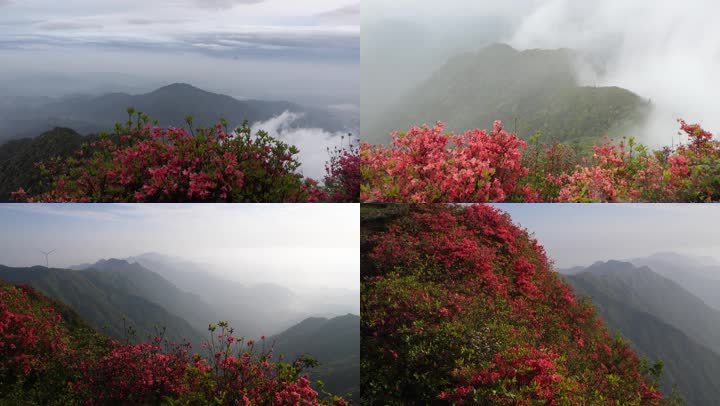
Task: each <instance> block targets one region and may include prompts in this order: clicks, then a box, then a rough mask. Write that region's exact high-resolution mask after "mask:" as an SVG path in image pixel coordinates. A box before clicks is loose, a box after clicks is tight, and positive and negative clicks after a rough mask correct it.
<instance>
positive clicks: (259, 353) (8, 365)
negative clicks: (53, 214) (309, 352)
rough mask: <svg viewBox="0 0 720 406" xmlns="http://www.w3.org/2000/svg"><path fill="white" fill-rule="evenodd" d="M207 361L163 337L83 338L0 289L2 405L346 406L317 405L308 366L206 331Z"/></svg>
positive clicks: (34, 303) (48, 307)
mask: <svg viewBox="0 0 720 406" xmlns="http://www.w3.org/2000/svg"><path fill="white" fill-rule="evenodd" d="M209 330H210V332H211V336H210V340H209V341H208V343H207V345H206V346H205V347H206V349H207V350H208V356H207V357H206V358H203V357H201V356H200V355H197V354H196V355H192V356H191V355H190V346H189V344H179V345H178V344H173V343H170V342H168V341H167V340H164V339H163V338H162V335H158V336H156V337H154V338H152V339H151V340H150V341H148V342H143V343H130V341H129V340H127V341H125V342H119V341H116V340H106V339H102V338H101V337H99V336H97V335H96V334H94V335H93V337H94V340H87V339H82V337H81V336H80V335H78V334H77V333H75V332H73V331H72V330H71V329H70V328H69V324H68V322H67V321H66V320H65V319H64V318H63V316H62V315H61V314H59V313H58V312H57V311H56V310H55V307H54V305H53V303H52V302H50V301H49V300H47V299H46V298H45V297H43V296H42V295H40V294H38V293H36V292H35V291H34V290H32V289H31V288H26V287H15V286H12V285H6V284H2V285H0V352H1V353H2V355H3V356H2V357H0V377H1V378H2V379H0V403H5V402H7V403H10V404H20V403H22V404H25V403H30V404H36V403H37V404H86V405H93V404H159V403H167V404H178V405H188V404H193V405H230V404H245V405H251V404H262V405H288V406H289V405H323V404H334V405H344V404H345V401H344V400H343V399H341V398H337V397H329V398H328V399H321V398H320V397H319V395H318V393H317V392H316V391H315V390H314V389H313V388H312V387H311V386H310V381H309V379H308V378H307V376H306V375H305V374H304V373H303V370H304V369H306V368H308V367H312V366H314V365H316V364H315V362H314V361H312V360H311V359H307V358H304V357H303V358H300V359H298V360H296V361H294V362H292V363H287V362H282V361H280V362H275V361H273V360H272V358H271V355H272V348H267V347H266V346H265V343H264V338H263V340H262V342H261V343H260V344H256V343H255V342H253V341H244V340H243V339H242V338H239V337H237V336H235V335H233V330H232V328H230V326H229V325H228V324H227V323H225V322H220V323H219V324H218V325H217V326H214V325H211V326H210V327H209Z"/></svg>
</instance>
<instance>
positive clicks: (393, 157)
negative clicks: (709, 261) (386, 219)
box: [360, 120, 720, 203]
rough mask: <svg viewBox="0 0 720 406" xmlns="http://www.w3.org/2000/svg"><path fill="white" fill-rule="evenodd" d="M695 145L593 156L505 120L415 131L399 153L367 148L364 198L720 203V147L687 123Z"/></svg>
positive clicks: (399, 143)
mask: <svg viewBox="0 0 720 406" xmlns="http://www.w3.org/2000/svg"><path fill="white" fill-rule="evenodd" d="M679 122H680V129H681V131H683V132H684V133H685V134H686V135H687V137H688V139H689V143H688V144H687V145H680V146H678V147H676V148H672V149H671V148H665V149H662V150H659V151H649V150H648V148H646V147H645V146H643V145H640V144H637V143H636V142H635V141H634V140H633V139H630V140H629V141H628V142H625V141H622V142H617V143H613V142H605V143H603V144H600V145H596V146H594V147H592V154H591V155H589V156H588V155H584V154H582V153H579V152H578V151H577V150H576V149H574V148H572V147H570V146H567V145H563V144H553V145H550V146H545V145H541V144H539V143H536V141H537V140H536V139H533V140H531V145H530V146H528V145H527V144H526V143H525V142H524V141H522V140H520V139H519V138H517V137H516V136H515V135H513V134H510V133H507V132H505V131H504V130H503V129H502V126H501V124H500V123H499V122H496V123H495V125H494V126H493V130H492V131H491V132H490V133H488V132H486V131H484V130H472V131H468V132H466V133H465V134H460V135H455V134H452V133H445V132H444V126H443V124H442V123H438V124H437V125H436V126H435V127H432V128H430V127H427V126H425V127H420V128H418V127H414V128H411V129H410V130H409V131H408V132H407V133H395V134H392V138H393V140H392V143H391V144H390V145H389V146H370V145H362V147H361V152H360V155H361V172H362V176H363V179H362V185H361V200H362V201H368V202H373V201H381V202H424V203H431V202H490V201H492V202H500V201H525V202H537V201H548V202H629V201H648V202H706V201H720V180H718V179H720V142H719V141H717V140H715V139H714V137H713V134H712V133H710V132H708V131H706V130H704V129H703V128H702V127H701V126H700V125H698V124H688V123H686V122H685V121H683V120H679Z"/></svg>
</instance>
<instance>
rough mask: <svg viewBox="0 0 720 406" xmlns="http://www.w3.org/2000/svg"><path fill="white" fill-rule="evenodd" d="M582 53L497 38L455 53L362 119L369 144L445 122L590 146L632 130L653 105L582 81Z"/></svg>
mask: <svg viewBox="0 0 720 406" xmlns="http://www.w3.org/2000/svg"><path fill="white" fill-rule="evenodd" d="M577 58H578V55H577V54H576V53H575V52H573V51H571V50H568V49H557V50H540V49H532V50H525V51H518V50H515V49H513V48H512V47H510V46H508V45H504V44H492V45H489V46H487V47H485V48H482V49H480V50H479V51H476V52H467V53H462V54H459V55H456V56H454V57H451V58H450V59H448V60H447V62H446V63H445V64H444V65H442V66H441V67H440V68H439V69H437V70H435V71H434V73H432V75H431V76H430V78H429V79H427V80H425V81H423V82H421V83H420V84H419V85H417V86H415V87H414V88H413V90H410V91H409V92H407V93H406V94H404V96H402V97H400V98H399V100H398V101H397V102H396V103H394V104H393V105H392V106H391V107H388V108H387V109H385V111H384V112H383V113H381V114H377V116H376V117H369V118H367V119H365V118H364V119H363V122H362V134H363V138H364V140H365V141H367V142H370V143H387V142H388V141H389V139H390V138H389V134H390V133H391V132H392V131H394V130H401V131H404V130H407V128H408V127H410V126H418V125H422V124H434V123H435V122H436V121H443V122H445V123H446V124H447V126H448V129H451V130H454V131H465V130H469V129H473V128H491V127H492V123H493V121H495V120H502V121H503V122H504V124H505V127H506V129H508V130H511V131H513V132H516V133H518V135H520V136H521V137H522V138H528V137H530V136H532V135H534V134H535V133H536V132H540V133H541V134H542V136H543V138H542V140H543V141H545V142H549V141H557V142H571V143H577V144H580V145H587V144H588V143H590V142H593V141H597V139H598V138H601V137H603V136H605V135H610V136H613V135H619V134H622V135H626V134H624V131H627V130H629V129H631V128H633V127H634V126H636V125H639V124H641V123H642V122H643V121H644V119H645V117H646V114H647V113H648V112H649V107H650V104H649V102H648V101H646V100H644V99H642V98H641V97H640V96H638V95H636V94H634V93H632V92H630V91H628V90H625V89H622V88H618V87H590V86H581V85H578V77H577V74H576V69H575V63H576V60H577Z"/></svg>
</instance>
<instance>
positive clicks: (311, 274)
mask: <svg viewBox="0 0 720 406" xmlns="http://www.w3.org/2000/svg"><path fill="white" fill-rule="evenodd" d="M358 212H359V209H358V206H357V205H356V204H311V205H310V204H235V205H233V204H228V205H224V204H214V205H196V204H175V205H173V204H168V205H159V204H128V205H124V204H20V205H18V204H4V205H0V224H2V225H3V227H2V228H0V264H3V265H7V266H22V267H24V266H33V265H45V256H44V255H43V254H42V253H41V251H46V252H47V251H51V250H56V251H55V252H54V253H53V254H51V255H50V257H49V258H50V266H51V267H59V268H60V267H69V266H72V265H78V264H82V263H94V262H96V261H97V260H99V259H106V258H126V257H131V256H135V255H139V254H143V253H148V252H156V253H160V254H164V255H169V256H174V257H178V258H182V259H185V260H188V261H192V262H195V263H199V264H202V265H205V264H207V265H209V266H210V268H209V269H208V271H211V272H218V273H220V276H221V277H224V278H225V279H229V280H236V281H240V282H243V283H276V284H280V285H283V286H285V287H288V288H291V289H296V290H297V289H301V288H303V287H328V288H341V289H352V290H359V285H360V282H359V281H360V253H359V248H358V247H359V246H360V220H359V216H358Z"/></svg>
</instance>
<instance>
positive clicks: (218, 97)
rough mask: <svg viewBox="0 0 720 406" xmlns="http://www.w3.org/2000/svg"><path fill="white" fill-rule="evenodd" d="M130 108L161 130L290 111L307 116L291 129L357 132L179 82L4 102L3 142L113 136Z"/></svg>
mask: <svg viewBox="0 0 720 406" xmlns="http://www.w3.org/2000/svg"><path fill="white" fill-rule="evenodd" d="M128 107H134V108H135V109H136V110H139V111H142V112H143V113H145V114H147V115H148V116H149V117H151V118H152V119H153V120H157V121H158V124H159V125H162V126H174V127H186V126H187V124H186V123H185V118H186V117H187V116H192V117H193V124H194V126H195V127H196V128H200V127H212V126H214V125H216V124H218V123H219V122H220V119H221V118H224V119H226V120H227V121H228V123H229V124H230V126H231V127H233V128H234V127H235V126H238V125H240V124H242V123H243V121H245V120H247V121H248V122H250V123H251V124H252V123H256V122H265V121H268V120H270V119H271V118H273V117H277V116H279V115H281V114H282V113H284V112H288V111H289V112H294V113H297V114H301V115H302V116H301V117H300V118H299V119H298V120H296V121H295V122H294V123H292V124H291V126H292V127H299V128H303V127H309V128H321V129H324V130H326V131H328V132H331V133H332V132H335V131H344V132H347V131H354V130H353V128H352V126H353V124H354V123H353V122H352V121H353V120H352V116H351V113H348V112H347V111H341V112H338V111H337V109H334V108H317V107H307V106H301V105H298V104H295V103H291V102H287V101H265V100H255V99H243V100H239V99H236V98H233V97H230V96H227V95H224V94H219V93H213V92H209V91H206V90H202V89H200V88H198V87H195V86H192V85H190V84H187V83H174V84H170V85H167V86H163V87H161V88H158V89H155V90H152V91H150V92H147V93H138V94H129V93H117V92H115V93H104V94H102V95H99V96H95V95H87V94H73V95H69V96H63V97H60V98H57V99H53V98H25V99H21V100H18V99H13V100H12V102H9V103H0V143H2V142H4V141H7V140H8V139H15V138H25V137H35V136H37V135H38V134H40V133H42V132H43V131H46V130H47V129H48V128H52V127H68V128H73V129H74V130H76V131H77V132H79V133H81V134H89V133H97V132H100V131H106V132H112V130H113V128H114V126H115V123H118V122H125V121H127V119H128V117H127V113H126V110H127V108H128ZM348 118H349V119H348Z"/></svg>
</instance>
